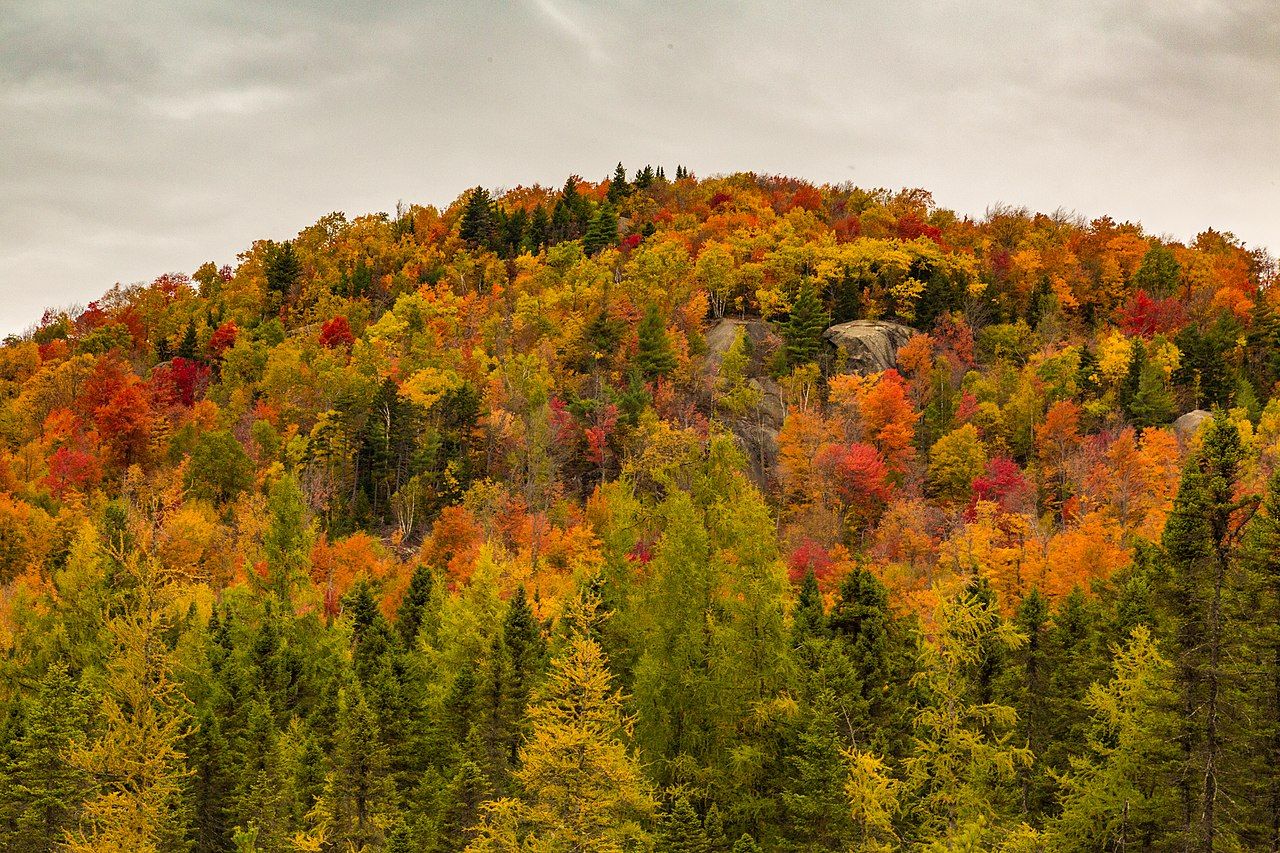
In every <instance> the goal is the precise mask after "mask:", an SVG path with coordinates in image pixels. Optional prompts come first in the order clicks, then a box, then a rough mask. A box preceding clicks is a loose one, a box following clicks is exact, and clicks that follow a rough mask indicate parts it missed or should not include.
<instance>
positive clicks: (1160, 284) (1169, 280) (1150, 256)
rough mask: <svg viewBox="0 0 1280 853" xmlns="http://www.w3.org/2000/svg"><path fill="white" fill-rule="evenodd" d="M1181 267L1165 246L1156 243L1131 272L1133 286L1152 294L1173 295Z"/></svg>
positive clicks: (1176, 289) (1176, 290)
mask: <svg viewBox="0 0 1280 853" xmlns="http://www.w3.org/2000/svg"><path fill="white" fill-rule="evenodd" d="M1181 275H1182V268H1181V266H1180V265H1179V264H1178V259H1177V258H1175V257H1174V256H1173V252H1172V251H1170V250H1169V248H1168V247H1167V246H1164V245H1161V244H1160V243H1156V244H1155V245H1154V246H1152V247H1151V248H1150V249H1148V250H1147V253H1146V254H1145V255H1143V256H1142V263H1141V264H1140V265H1139V266H1138V269H1137V271H1136V272H1135V273H1134V274H1133V286H1134V287H1136V288H1139V289H1141V290H1145V291H1147V292H1148V293H1150V294H1152V295H1154V296H1173V295H1174V294H1176V293H1177V292H1178V282H1179V279H1180V277H1181Z"/></svg>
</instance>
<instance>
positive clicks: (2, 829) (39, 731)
mask: <svg viewBox="0 0 1280 853" xmlns="http://www.w3.org/2000/svg"><path fill="white" fill-rule="evenodd" d="M23 706H24V713H23V715H22V726H21V733H20V734H19V735H18V736H17V737H16V738H14V740H13V742H12V749H13V755H12V757H11V758H9V759H8V760H7V761H6V762H5V764H4V766H3V767H0V847H3V849H5V850H10V851H14V853H36V851H50V853H51V851H54V850H61V849H62V842H63V839H64V838H65V836H66V834H67V833H68V832H69V831H70V830H71V829H72V828H73V826H74V825H75V823H76V818H77V815H78V813H79V809H80V800H81V797H82V796H83V794H84V792H85V791H86V789H87V788H88V784H89V777H88V776H87V775H86V774H85V773H84V772H83V771H82V770H80V769H79V768H77V767H76V766H74V765H73V764H71V763H70V762H69V761H68V760H67V756H68V753H69V751H70V749H71V747H72V745H73V743H74V742H75V741H77V740H79V739H80V738H82V737H83V735H84V733H85V730H86V729H87V727H88V714H87V708H86V702H85V697H84V696H83V694H82V693H81V692H80V690H79V688H78V687H77V685H76V683H75V682H74V681H73V680H72V679H71V676H70V674H69V673H68V672H67V668H66V666H65V665H63V664H60V663H55V664H53V665H52V666H50V667H49V670H48V671H47V672H46V673H45V674H44V677H43V678H41V679H40V683H39V686H38V689H37V692H36V693H35V694H34V695H33V696H32V697H31V698H30V699H28V700H26V701H25V702H23Z"/></svg>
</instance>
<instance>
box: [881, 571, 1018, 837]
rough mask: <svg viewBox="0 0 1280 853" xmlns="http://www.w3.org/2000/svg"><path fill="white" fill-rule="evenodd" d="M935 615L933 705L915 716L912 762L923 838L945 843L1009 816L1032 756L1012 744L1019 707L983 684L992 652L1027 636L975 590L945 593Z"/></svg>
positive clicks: (927, 682) (930, 675)
mask: <svg viewBox="0 0 1280 853" xmlns="http://www.w3.org/2000/svg"><path fill="white" fill-rule="evenodd" d="M936 619H937V626H938V627H937V639H936V641H935V642H934V643H931V644H927V645H925V646H924V647H923V655H922V658H923V667H922V670H921V673H920V676H919V678H918V682H919V686H920V687H921V689H922V690H923V691H924V695H925V698H926V700H927V704H925V705H923V706H922V707H921V708H920V710H919V711H918V713H917V714H916V718H915V744H914V749H913V753H912V755H910V756H909V757H908V758H907V759H906V761H905V768H906V772H907V777H908V780H909V782H910V784H911V786H912V788H913V789H914V793H915V796H916V798H917V801H918V810H919V831H920V832H921V833H922V836H923V840H929V839H933V840H935V841H936V843H939V844H943V843H948V839H951V840H955V839H957V838H958V837H961V836H963V835H965V834H967V833H974V832H982V833H987V832H988V831H989V830H991V829H992V828H993V826H996V825H999V824H1000V823H1002V822H1003V821H1005V820H1007V819H1008V818H1009V816H1010V811H1011V808H1010V807H1011V805H1012V801H1013V800H1014V792H1015V790H1016V788H1015V781H1016V779H1017V771H1018V768H1020V767H1025V766H1027V765H1028V764H1029V763H1030V762H1031V760H1032V755H1031V752H1030V750H1028V749H1027V748H1026V747H1023V746H1017V745H1015V744H1014V743H1013V742H1012V735H1013V731H1014V727H1015V725H1016V724H1017V712H1016V711H1015V710H1014V709H1013V708H1010V707H1008V706H1007V705H1002V704H999V703H998V702H994V701H991V700H990V699H987V698H984V696H983V694H984V693H986V692H987V688H986V686H985V685H984V684H983V683H982V682H983V678H984V669H985V665H984V661H986V660H987V659H988V658H989V657H990V655H991V651H990V650H991V649H992V648H993V647H995V648H999V649H1004V650H1009V649H1016V648H1018V647H1019V646H1020V645H1021V644H1022V643H1023V642H1025V639H1024V638H1023V637H1022V636H1021V635H1020V634H1018V633H1017V631H1015V630H1014V629H1013V628H1012V626H1010V625H1008V624H1006V623H1005V622H1004V621H1003V620H1002V619H1001V618H1000V614H999V611H998V610H997V609H996V606H995V603H994V602H993V601H991V600H990V598H989V597H986V596H983V595H982V594H980V591H975V590H974V589H972V588H971V589H969V590H966V591H964V592H962V593H961V594H959V595H957V596H955V597H952V598H948V599H945V600H944V601H943V602H942V603H941V605H939V608H938V613H937V617H936Z"/></svg>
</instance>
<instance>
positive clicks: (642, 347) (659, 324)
mask: <svg viewBox="0 0 1280 853" xmlns="http://www.w3.org/2000/svg"><path fill="white" fill-rule="evenodd" d="M636 333H637V335H638V336H639V346H638V350H637V352H636V360H635V365H636V368H637V369H639V371H640V373H641V374H642V375H643V376H644V377H645V378H646V379H657V378H658V377H660V376H666V375H667V374H668V373H670V372H671V371H673V370H675V369H676V357H675V354H674V353H673V352H672V351H671V341H670V339H669V338H668V337H667V328H666V324H665V323H664V322H663V320H662V312H661V311H660V310H659V309H658V306H657V305H650V306H649V307H648V308H647V309H645V312H644V317H643V318H642V319H641V320H640V325H639V327H638V328H637V329H636Z"/></svg>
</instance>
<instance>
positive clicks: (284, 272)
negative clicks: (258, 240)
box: [263, 240, 302, 304]
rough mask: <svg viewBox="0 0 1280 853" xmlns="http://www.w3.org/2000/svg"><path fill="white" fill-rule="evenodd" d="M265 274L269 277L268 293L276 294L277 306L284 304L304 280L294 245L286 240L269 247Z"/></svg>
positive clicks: (264, 267)
mask: <svg viewBox="0 0 1280 853" xmlns="http://www.w3.org/2000/svg"><path fill="white" fill-rule="evenodd" d="M263 272H264V273H265V275H266V277H267V291H268V292H269V293H272V294H275V296H276V300H277V304H280V303H283V302H284V301H285V300H287V299H288V298H289V294H291V293H292V292H293V288H294V285H296V284H297V283H298V280H299V279H300V278H302V264H301V262H300V261H299V260H298V255H297V253H296V252H295V251H294V250H293V243H292V242H290V241H288V240H286V241H285V242H283V243H273V244H271V245H270V246H268V248H267V255H266V259H265V263H264V265H263Z"/></svg>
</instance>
